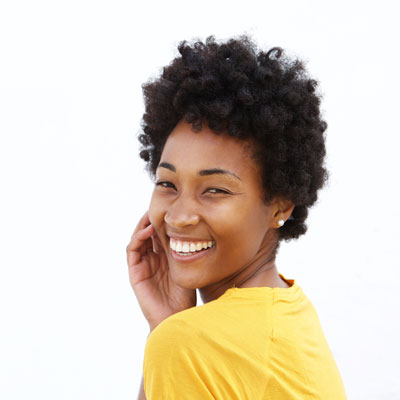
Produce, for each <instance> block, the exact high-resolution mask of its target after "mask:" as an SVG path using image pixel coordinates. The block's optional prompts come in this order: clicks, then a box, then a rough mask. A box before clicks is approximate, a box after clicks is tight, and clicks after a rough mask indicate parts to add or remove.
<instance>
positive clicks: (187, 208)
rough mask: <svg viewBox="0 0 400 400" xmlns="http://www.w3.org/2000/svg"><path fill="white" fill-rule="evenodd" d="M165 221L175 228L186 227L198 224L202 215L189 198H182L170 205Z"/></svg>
mask: <svg viewBox="0 0 400 400" xmlns="http://www.w3.org/2000/svg"><path fill="white" fill-rule="evenodd" d="M164 221H165V222H166V223H167V224H168V225H170V226H172V227H174V228H184V227H186V226H190V225H197V224H198V223H199V221H200V216H199V214H198V213H197V211H196V208H195V206H194V204H193V203H192V202H191V201H190V200H189V199H184V198H180V199H177V200H176V201H175V202H174V203H173V204H171V205H170V207H169V208H168V211H167V212H166V213H165V215H164Z"/></svg>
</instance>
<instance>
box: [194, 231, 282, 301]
mask: <svg viewBox="0 0 400 400" xmlns="http://www.w3.org/2000/svg"><path fill="white" fill-rule="evenodd" d="M277 245H278V238H277V233H276V231H275V230H274V229H271V230H269V231H268V233H267V234H266V236H265V238H264V240H263V242H262V244H261V246H260V249H259V251H258V252H257V254H256V256H255V257H254V258H253V259H252V261H251V262H250V263H248V264H246V265H245V266H243V267H242V268H240V269H239V270H238V271H236V272H235V273H234V274H232V275H230V276H228V277H226V278H225V279H223V280H222V281H219V282H216V283H213V284H211V285H208V286H206V287H203V288H200V289H199V292H200V296H201V299H202V301H203V303H208V302H209V301H212V300H215V299H217V298H218V297H220V296H221V295H223V294H224V293H225V292H226V290H228V289H229V288H232V287H237V288H240V287H243V288H244V287H262V286H267V287H283V288H287V287H288V286H289V285H288V284H287V283H286V282H285V281H283V280H282V279H281V278H280V276H279V273H278V270H277V268H276V265H275V256H276V251H277Z"/></svg>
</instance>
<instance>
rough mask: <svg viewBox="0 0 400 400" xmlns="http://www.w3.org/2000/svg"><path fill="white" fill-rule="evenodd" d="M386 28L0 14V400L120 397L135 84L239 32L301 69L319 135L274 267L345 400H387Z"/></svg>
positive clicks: (145, 8) (243, 12)
mask: <svg viewBox="0 0 400 400" xmlns="http://www.w3.org/2000/svg"><path fill="white" fill-rule="evenodd" d="M397 16H398V14H397V13H396V10H395V1H392V2H389V1H379V2H371V1H347V2H344V1H330V2H327V1H292V2H291V1H282V0H280V1H259V2H256V1H252V0H247V1H244V2H232V1H215V0H214V1H209V0H206V1H199V2H189V1H186V2H184V1H181V2H179V1H172V0H170V1H163V2H162V1H146V2H144V3H143V4H137V3H134V2H133V1H119V0H114V1H88V0H79V1H75V0H69V1H25V2H23V1H17V0H13V1H2V2H1V6H0V132H1V139H0V174H1V181H0V191H1V195H0V203H1V207H0V247H1V251H0V265H1V270H0V398H1V399H5V400H14V399H40V400H45V399H52V400H53V399H58V400H63V399H74V400H80V399H82V400H83V399H85V400H87V399H113V400H117V399H132V398H135V397H136V395H137V390H138V387H139V381H140V378H141V368H142V357H143V349H144V344H145V341H146V337H147V334H148V329H147V326H146V323H145V321H144V318H143V317H142V315H141V312H140V309H139V307H138V305H137V303H136V299H135V297H134V294H133V291H132V289H131V287H130V284H129V280H128V270H127V266H126V261H125V247H126V245H127V244H128V242H129V238H130V235H131V233H132V231H133V229H134V227H135V225H136V223H137V220H138V219H139V217H140V216H141V215H142V214H143V213H144V211H145V210H146V209H147V206H148V203H149V199H150V196H151V190H152V184H151V182H150V180H149V178H148V177H147V176H146V174H145V172H144V164H143V163H142V161H141V160H140V159H139V157H138V145H137V139H136V136H137V134H138V132H139V130H140V120H141V116H142V113H143V109H144V107H143V100H142V91H141V84H142V83H144V82H145V81H147V80H148V79H150V78H151V77H155V76H157V75H158V74H159V73H160V71H161V67H162V66H164V65H166V64H168V63H169V62H170V61H171V60H172V59H173V57H175V56H176V55H177V50H176V46H177V44H178V43H179V41H181V40H183V39H187V40H190V39H193V38H196V37H199V38H200V39H205V38H206V36H208V35H210V34H215V35H216V37H217V39H227V38H228V37H230V36H235V35H239V34H241V33H249V34H251V35H252V36H253V38H254V40H255V41H256V42H257V43H258V45H259V46H260V48H263V49H268V48H270V47H272V46H281V47H283V48H284V49H286V50H287V53H288V54H289V55H291V56H299V57H301V58H302V59H304V60H306V61H307V62H308V64H307V65H308V69H309V71H310V73H311V75H312V76H313V77H315V78H317V79H318V80H319V81H320V87H321V90H322V92H323V93H324V102H323V111H324V116H325V118H326V120H327V122H328V124H329V128H328V131H327V147H328V159H327V166H328V168H329V170H330V171H331V179H330V183H329V186H327V187H326V189H324V190H323V192H321V195H320V201H319V202H318V204H317V205H316V206H315V207H314V208H313V209H312V211H311V214H310V217H309V220H308V222H309V231H308V233H307V234H306V236H304V237H303V238H301V239H299V240H298V241H297V242H290V243H283V244H282V246H281V250H280V253H279V256H278V259H277V265H278V268H279V270H280V272H282V273H283V274H284V275H285V276H286V277H287V278H295V279H296V280H297V282H298V283H299V284H300V286H301V287H302V288H303V290H304V291H305V293H306V294H307V295H308V297H309V298H310V299H311V300H312V302H313V303H314V305H315V307H316V309H317V311H318V313H319V316H320V320H321V323H322V326H323V329H324V331H325V334H326V336H327V339H328V342H329V344H330V346H331V349H332V352H333V353H334V356H335V359H336V361H337V364H338V366H339V369H340V371H341V374H342V377H343V380H344V384H345V387H346V392H347V395H348V398H349V399H360V400H368V399H371V400H376V399H379V400H384V399H388V400H389V399H390V400H392V399H400V369H399V364H398V363H399V358H400V351H399V345H398V338H399V336H400V332H399V322H398V321H399V311H398V310H399V306H400V301H399V294H398V279H399V269H400V262H399V257H398V253H397V250H398V246H399V236H400V235H399V222H400V221H399V216H398V211H397V208H398V204H399V200H400V199H399V194H398V191H397V187H398V176H397V175H398V169H399V168H398V165H399V164H398V147H399V144H400V142H399V127H398V120H399V111H398V106H399V100H398V99H399V93H400V91H399V89H400V85H399V67H400V65H399V45H398V40H397V39H396V36H398V35H399V29H398V28H397V26H398V18H397ZM396 169H397V170H396Z"/></svg>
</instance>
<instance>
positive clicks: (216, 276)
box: [149, 121, 277, 289]
mask: <svg viewBox="0 0 400 400" xmlns="http://www.w3.org/2000/svg"><path fill="white" fill-rule="evenodd" d="M246 144H247V142H244V141H241V140H238V139H235V138H232V137H230V136H229V135H227V134H225V133H223V134H220V135H216V134H215V133H213V132H212V131H211V130H210V129H209V128H208V127H207V126H206V125H204V124H203V128H202V130H201V131H200V132H198V133H195V132H193V131H192V128H191V124H188V123H186V122H184V121H181V122H180V123H179V124H178V125H177V126H176V127H175V129H174V130H173V131H172V132H171V134H170V136H169V137H168V140H167V142H166V144H165V147H164V150H163V152H162V155H161V160H160V163H159V166H158V168H157V172H156V186H155V188H154V191H153V195H152V199H151V204H150V208H149V217H150V221H151V223H152V224H153V226H154V227H155V230H156V233H157V235H158V237H159V239H160V241H161V243H162V245H163V248H164V250H165V252H166V254H167V257H168V263H169V268H170V275H171V279H172V280H173V281H174V282H175V283H176V284H177V285H179V286H181V287H184V288H190V289H195V288H204V287H208V286H209V285H213V284H216V285H218V284H220V283H221V282H229V284H230V286H232V282H233V283H234V282H235V276H237V275H238V273H239V274H241V273H243V272H246V269H249V268H250V269H251V267H252V266H254V264H255V263H258V264H259V263H260V254H263V251H262V249H263V248H264V247H265V246H264V245H265V238H266V235H267V233H268V232H270V234H269V239H270V238H271V230H272V231H273V233H274V232H275V229H274V228H276V210H277V209H276V207H275V206H273V205H269V206H268V205H266V204H265V203H264V201H263V192H262V186H261V177H260V172H259V170H258V168H257V165H256V164H255V162H254V160H253V159H252V158H251V156H250V152H249V150H248V146H246ZM273 237H274V238H275V240H276V237H277V236H276V235H275V236H273ZM171 246H172V248H171ZM205 247H207V248H205ZM261 258H262V257H261Z"/></svg>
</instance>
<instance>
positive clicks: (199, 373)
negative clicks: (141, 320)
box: [143, 319, 216, 400]
mask: <svg viewBox="0 0 400 400" xmlns="http://www.w3.org/2000/svg"><path fill="white" fill-rule="evenodd" d="M205 352H206V349H204V348H202V340H201V335H200V334H199V332H196V329H193V328H192V327H190V326H189V325H188V324H187V323H186V322H185V321H182V320H179V319H171V320H170V319H167V320H165V321H164V322H163V323H162V324H160V325H159V326H158V327H157V328H156V329H155V330H154V331H153V332H152V333H151V334H150V336H149V338H148V340H147V343H146V348H145V355H144V363H143V374H144V390H145V394H146V398H147V400H155V399H157V400H159V399H168V400H170V399H171V400H172V399H183V400H184V399H191V400H197V399H199V400H200V399H202V400H207V399H215V398H216V397H215V393H213V385H212V381H213V376H212V370H211V369H210V360H209V357H208V356H207V354H205Z"/></svg>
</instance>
